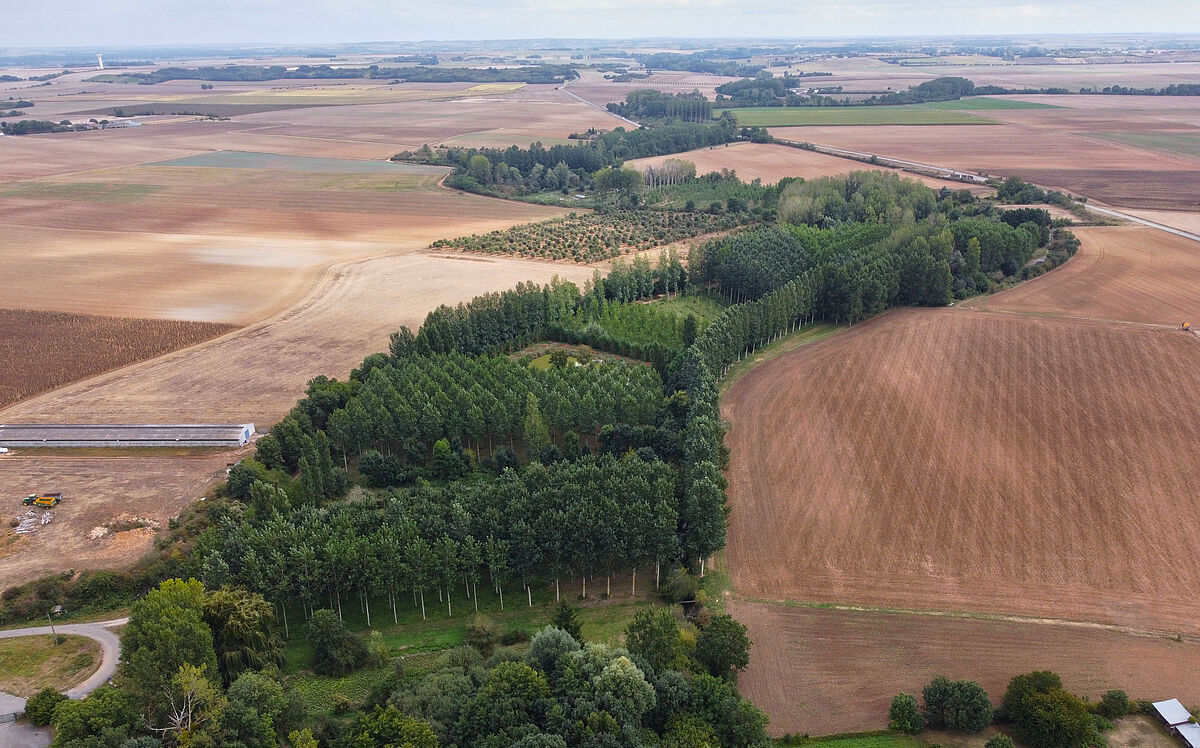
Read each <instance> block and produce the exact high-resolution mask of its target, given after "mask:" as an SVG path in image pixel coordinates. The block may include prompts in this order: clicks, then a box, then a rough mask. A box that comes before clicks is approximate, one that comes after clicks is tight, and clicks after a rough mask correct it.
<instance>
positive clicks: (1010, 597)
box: [723, 265, 1200, 633]
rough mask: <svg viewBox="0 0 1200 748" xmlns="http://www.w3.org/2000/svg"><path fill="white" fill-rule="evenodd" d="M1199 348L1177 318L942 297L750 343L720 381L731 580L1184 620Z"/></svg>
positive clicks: (777, 591) (819, 596) (889, 598)
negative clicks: (765, 350) (730, 381)
mask: <svg viewBox="0 0 1200 748" xmlns="http://www.w3.org/2000/svg"><path fill="white" fill-rule="evenodd" d="M1068 267H1069V265H1068ZM1053 275H1054V274H1053V273H1052V274H1050V276H1048V277H1051V276H1053ZM1198 364H1200V341H1198V340H1197V339H1196V337H1195V336H1194V335H1192V334H1190V333H1185V332H1181V331H1179V330H1177V329H1161V328H1148V327H1143V326H1132V325H1116V324H1112V323H1101V322H1083V321H1072V320H1066V319H1041V318H1033V317H1024V316H1015V315H1008V314H994V313H986V312H977V311H966V310H957V309H942V310H913V309H905V310H897V311H894V312H891V313H888V314H886V315H884V316H883V317H880V318H877V319H875V320H873V321H870V322H867V323H864V324H862V325H860V326H855V327H854V328H853V329H851V330H850V331H848V332H845V333H842V334H840V335H836V336H833V337H830V338H827V339H825V340H822V341H820V342H818V343H814V344H812V345H810V346H806V347H804V348H801V349H799V350H797V351H795V352H793V353H790V354H786V355H784V356H780V357H779V358H776V359H774V360H773V361H771V362H769V363H766V364H763V365H761V366H759V367H758V368H756V369H754V370H753V371H751V372H750V373H749V374H748V375H746V376H745V377H744V378H742V379H741V380H739V381H738V382H737V383H735V384H734V386H733V387H732V388H731V389H730V390H729V392H728V393H727V395H726V396H725V398H724V406H723V407H724V414H725V416H726V418H728V420H729V423H730V431H729V436H728V443H729V446H730V449H731V451H732V455H733V457H732V462H731V465H730V469H729V473H728V479H729V493H730V505H731V506H732V508H733V511H732V514H731V515H730V529H729V548H728V559H729V565H730V568H731V572H732V580H733V584H734V587H735V589H736V590H737V591H738V593H739V594H742V595H745V596H748V597H753V598H763V599H771V600H778V599H792V600H807V601H814V602H839V603H847V604H865V605H881V606H900V607H909V608H921V609H932V610H972V611H986V612H995V613H1018V614H1024V615H1033V616H1053V617H1056V618H1065V619H1077V620H1090V621H1100V622H1105V623H1115V624H1120V625H1125V626H1134V627H1138V628H1146V629H1151V628H1153V629H1162V630H1167V631H1184V632H1193V633H1195V632H1197V631H1200V626H1197V623H1196V621H1195V617H1194V616H1193V615H1192V614H1191V611H1192V608H1193V605H1194V602H1193V598H1192V594H1191V590H1192V589H1193V588H1194V587H1195V586H1196V585H1197V584H1198V583H1200V559H1197V557H1196V555H1195V553H1194V541H1193V538H1194V537H1195V536H1196V535H1197V533H1200V496H1198V495H1197V494H1196V492H1195V491H1193V490H1192V488H1191V486H1192V484H1193V483H1194V471H1193V470H1192V465H1191V458H1190V456H1191V455H1192V454H1195V453H1197V452H1198V451H1200V366H1198ZM846 372H853V375H852V376H847V375H846Z"/></svg>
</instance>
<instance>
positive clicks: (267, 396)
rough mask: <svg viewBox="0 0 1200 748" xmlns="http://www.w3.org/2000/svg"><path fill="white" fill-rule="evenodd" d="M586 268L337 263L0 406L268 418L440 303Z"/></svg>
mask: <svg viewBox="0 0 1200 748" xmlns="http://www.w3.org/2000/svg"><path fill="white" fill-rule="evenodd" d="M593 270H594V268H593V267H590V266H584V265H557V264H553V263H548V262H537V261H532V260H521V259H515V258H508V257H503V258H482V257H461V256H459V257H456V256H446V255H434V254H427V253H412V254H403V255H396V256H388V257H380V258H375V259H370V260H363V261H357V262H350V263H345V264H342V265H338V266H336V267H334V268H332V269H331V270H330V271H328V272H327V273H326V274H325V275H324V277H323V278H322V279H321V281H320V283H318V284H317V285H316V287H315V288H314V289H313V290H312V291H311V292H310V293H309V294H308V295H307V296H306V297H305V298H304V299H303V300H302V301H301V302H300V303H297V304H295V305H294V306H292V307H290V308H289V309H287V310H286V311H284V312H282V313H281V314H278V315H276V316H275V317H272V318H271V319H268V320H266V321H263V322H260V323H257V324H253V325H250V326H249V327H246V328H244V329H242V330H240V331H238V332H237V333H235V334H233V335H229V336H225V337H223V338H221V339H220V340H215V341H212V342H210V343H208V344H205V345H201V346H196V347H193V348H190V349H188V350H186V351H179V352H176V353H174V354H168V355H166V356H160V357H159V358H156V359H154V360H152V361H147V362H144V363H142V364H139V365H136V366H131V367H126V368H124V369H121V370H118V371H114V372H110V373H108V374H105V375H102V376H99V377H95V378H93V379H90V380H88V381H86V382H79V383H76V384H73V385H68V386H66V387H62V388H60V389H58V390H55V391H53V392H49V393H46V394H45V395H42V396H39V397H35V398H32V399H29V400H25V401H23V402H20V403H18V404H16V405H14V406H12V407H10V408H8V409H6V410H3V411H0V419H3V421H4V422H6V423H10V422H43V421H48V420H53V421H65V422H80V423H87V422H116V423H147V422H149V423H171V422H185V423H186V422H200V423H222V422H238V423H240V422H243V421H253V422H254V423H256V424H259V425H260V426H264V427H265V426H269V425H270V424H273V423H275V421H277V420H279V419H280V418H282V417H283V416H284V415H285V414H286V413H287V411H288V410H289V409H290V408H291V407H292V406H293V405H295V403H296V399H297V398H298V397H299V395H300V394H302V393H303V391H304V386H305V383H306V382H307V381H308V380H309V379H311V378H312V377H315V376H317V375H318V374H325V375H328V376H336V377H338V378H342V379H344V378H345V377H346V376H347V375H348V374H349V372H350V369H351V368H353V367H355V366H357V365H358V364H359V363H361V362H362V359H363V357H364V356H366V355H367V354H369V353H374V352H376V351H381V350H385V349H386V348H387V339H388V335H389V333H391V332H392V331H393V330H395V329H397V328H398V327H399V326H400V325H408V326H409V327H410V328H412V329H414V330H415V329H417V327H418V326H419V325H420V324H421V322H422V321H423V320H424V318H425V315H426V314H427V313H428V312H429V311H431V310H432V309H434V308H435V307H437V306H438V305H440V304H456V303H458V302H461V301H468V300H470V299H471V298H473V297H475V296H478V295H479V294H482V293H485V292H488V291H498V290H502V289H506V288H511V287H513V286H515V285H516V284H517V283H519V282H522V281H528V280H533V281H537V282H540V283H545V282H548V281H549V280H550V278H551V277H552V276H554V275H558V276H561V277H563V278H566V279H568V280H572V281H574V282H576V283H579V284H581V285H582V283H583V282H584V280H586V279H587V278H590V277H591V275H592V272H593Z"/></svg>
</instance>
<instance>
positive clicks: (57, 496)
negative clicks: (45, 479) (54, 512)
mask: <svg viewBox="0 0 1200 748" xmlns="http://www.w3.org/2000/svg"><path fill="white" fill-rule="evenodd" d="M60 501H62V494H61V493H31V494H29V495H28V496H26V497H25V499H24V501H22V502H21V503H22V504H23V505H25V506H40V507H43V508H45V509H50V508H51V507H54V506H57V505H58V502H60Z"/></svg>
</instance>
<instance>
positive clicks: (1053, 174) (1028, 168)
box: [771, 96, 1200, 211]
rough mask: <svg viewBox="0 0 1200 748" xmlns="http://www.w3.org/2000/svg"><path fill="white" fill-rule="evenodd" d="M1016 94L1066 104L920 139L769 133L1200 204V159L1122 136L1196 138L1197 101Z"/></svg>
mask: <svg viewBox="0 0 1200 748" xmlns="http://www.w3.org/2000/svg"><path fill="white" fill-rule="evenodd" d="M1020 98H1025V99H1028V100H1030V101H1034V100H1036V101H1044V102H1045V103H1052V104H1056V105H1059V106H1061V107H1063V108H1061V109H1020V110H1016V109H1014V110H995V111H987V112H985V113H984V114H985V116H987V117H988V118H991V119H995V120H997V121H999V122H1003V123H1004V124H1003V125H1000V126H992V127H988V128H970V127H953V126H929V127H926V128H922V129H921V131H920V132H919V133H917V134H916V135H914V132H913V129H912V128H909V127H897V126H872V127H847V126H838V127H803V128H771V132H772V134H774V135H776V136H777V137H781V138H786V139H792V140H805V141H809V142H813V143H818V144H821V145H829V146H835V147H841V148H849V149H852V150H857V151H865V152H869V153H876V154H879V155H881V156H892V157H896V158H902V159H907V160H910V161H917V162H921V163H927V164H934V165H938V166H947V167H952V168H956V169H961V170H964V171H974V172H980V173H983V174H993V175H1001V176H1008V175H1012V174H1016V175H1019V176H1021V177H1023V178H1025V179H1028V180H1030V181H1033V182H1036V183H1038V184H1042V185H1045V186H1048V187H1055V188H1058V189H1061V190H1065V191H1068V192H1072V193H1075V194H1082V195H1086V196H1088V197H1090V198H1093V199H1096V200H1100V201H1103V202H1105V203H1109V204H1112V205H1117V206H1124V207H1131V208H1145V209H1167V210H1183V211H1194V210H1197V207H1198V206H1200V198H1198V197H1197V194H1200V168H1198V166H1200V158H1198V157H1196V156H1190V155H1187V154H1186V153H1178V152H1167V151H1164V150H1161V149H1156V148H1153V147H1138V146H1137V145H1133V144H1130V142H1122V141H1121V140H1120V138H1123V137H1125V136H1126V135H1128V134H1131V133H1133V134H1137V133H1142V134H1145V133H1158V134H1160V135H1170V136H1172V137H1175V138H1176V139H1179V138H1180V137H1184V136H1191V135H1195V134H1200V102H1195V101H1188V100H1186V99H1190V98H1193V97H1144V96H1050V97H1036V98H1033V97H1020ZM1168 99H1170V100H1168ZM1181 99H1183V100H1181ZM1126 141H1128V138H1126ZM1153 142H1155V143H1157V142H1159V141H1157V140H1155V141H1153Z"/></svg>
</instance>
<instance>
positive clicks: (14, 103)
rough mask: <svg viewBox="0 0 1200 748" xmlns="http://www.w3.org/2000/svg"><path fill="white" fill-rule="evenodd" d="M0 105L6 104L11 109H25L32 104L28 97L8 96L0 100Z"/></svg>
mask: <svg viewBox="0 0 1200 748" xmlns="http://www.w3.org/2000/svg"><path fill="white" fill-rule="evenodd" d="M0 106H6V107H9V108H12V109H27V108H29V107H31V106H33V102H32V101H29V100H28V99H14V98H13V97H11V96H9V97H8V99H6V100H5V101H0Z"/></svg>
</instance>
